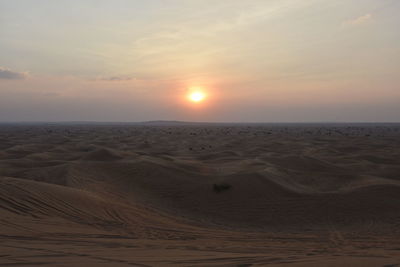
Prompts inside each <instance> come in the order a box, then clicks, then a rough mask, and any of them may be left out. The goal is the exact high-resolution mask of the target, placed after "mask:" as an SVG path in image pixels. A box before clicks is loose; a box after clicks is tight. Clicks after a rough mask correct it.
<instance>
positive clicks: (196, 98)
mask: <svg viewBox="0 0 400 267" xmlns="http://www.w3.org/2000/svg"><path fill="white" fill-rule="evenodd" d="M205 97H206V95H205V94H204V93H203V92H201V91H194V92H191V93H189V99H190V100H191V101H193V102H201V101H203V100H204V98H205Z"/></svg>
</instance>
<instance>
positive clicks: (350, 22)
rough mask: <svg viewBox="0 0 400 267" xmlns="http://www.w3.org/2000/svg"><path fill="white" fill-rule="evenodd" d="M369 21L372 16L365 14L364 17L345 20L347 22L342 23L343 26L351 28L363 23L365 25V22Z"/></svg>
mask: <svg viewBox="0 0 400 267" xmlns="http://www.w3.org/2000/svg"><path fill="white" fill-rule="evenodd" d="M371 19H372V15H371V14H365V15H362V16H360V17H357V18H355V19H350V20H347V21H345V22H344V23H343V25H352V26H356V25H361V24H364V23H366V22H367V21H369V20H371Z"/></svg>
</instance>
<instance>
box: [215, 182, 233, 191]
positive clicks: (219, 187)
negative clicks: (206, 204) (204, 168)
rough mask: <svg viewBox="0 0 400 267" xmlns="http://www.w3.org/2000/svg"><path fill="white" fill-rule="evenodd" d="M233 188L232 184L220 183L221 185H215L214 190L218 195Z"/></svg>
mask: <svg viewBox="0 0 400 267" xmlns="http://www.w3.org/2000/svg"><path fill="white" fill-rule="evenodd" d="M231 187H232V186H231V185H230V184H227V183H220V184H214V185H213V190H214V192H216V193H220V192H222V191H226V190H228V189H230V188H231Z"/></svg>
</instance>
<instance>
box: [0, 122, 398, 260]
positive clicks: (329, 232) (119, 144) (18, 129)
mask: <svg viewBox="0 0 400 267" xmlns="http://www.w3.org/2000/svg"><path fill="white" fill-rule="evenodd" d="M0 214H1V217H0V235H1V239H0V266H24V265H30V266H32V265H33V266H242V267H243V266H265V265H268V264H269V266H286V265H288V266H400V125H399V124H248V125H245V124H186V123H179V122H175V123H167V122H153V123H142V124H130V125H129V124H113V125H111V124H95V123H93V124H86V125H85V124H74V123H71V124H68V125H66V124H65V125H62V124H31V125H27V124H3V125H0Z"/></svg>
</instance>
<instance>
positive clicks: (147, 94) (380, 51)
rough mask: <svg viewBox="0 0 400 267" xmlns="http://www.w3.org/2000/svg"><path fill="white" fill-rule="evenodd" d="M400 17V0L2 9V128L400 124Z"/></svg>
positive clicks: (61, 4) (8, 5)
mask: <svg viewBox="0 0 400 267" xmlns="http://www.w3.org/2000/svg"><path fill="white" fill-rule="evenodd" d="M399 14H400V1H399V0H340V1H332V0H279V1H278V0H246V1H243V0H180V1H178V0H164V1H163V0H158V1H155V0H154V1H153V0H146V1H144V0H113V1H110V0H79V1H72V0H57V1H55V0H0V121H65V120H67V121H70V120H74V121H76V120H91V121H94V120H95V121H142V120H159V119H167V120H169V119H171V120H193V121H253V122H276V121H283V122H288V121H293V122H297V121H400V15H399ZM193 86H201V87H202V88H203V89H204V91H205V92H206V94H207V98H206V100H205V101H203V102H202V103H200V104H193V103H190V102H189V101H187V99H186V98H185V95H186V93H187V89H188V88H190V87H193Z"/></svg>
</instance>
